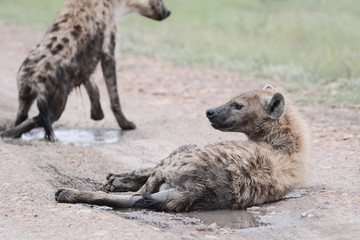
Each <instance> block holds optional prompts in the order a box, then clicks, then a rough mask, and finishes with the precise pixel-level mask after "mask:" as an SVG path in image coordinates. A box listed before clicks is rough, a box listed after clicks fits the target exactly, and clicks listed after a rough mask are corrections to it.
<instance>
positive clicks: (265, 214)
mask: <svg viewBox="0 0 360 240" xmlns="http://www.w3.org/2000/svg"><path fill="white" fill-rule="evenodd" d="M41 37H42V33H41V31H39V30H37V29H31V28H23V27H16V26H8V25H5V24H1V23H0V53H1V54H0V63H1V64H0V84H1V87H0V95H1V98H0V130H1V129H2V130H3V129H4V128H5V127H6V126H9V124H11V123H12V121H13V120H14V118H15V116H16V110H17V87H16V81H15V77H16V73H17V70H18V68H19V66H20V64H21V62H22V61H23V60H24V59H25V57H26V54H27V53H28V52H29V51H30V50H31V48H32V47H33V46H34V45H35V44H36V43H37V42H38V41H39V40H40V39H41ZM154 51H156V49H154ZM117 72H118V78H119V81H118V83H119V92H120V98H121V100H122V106H123V109H124V112H125V114H126V115H127V117H128V118H129V119H130V120H133V121H134V122H135V123H136V124H137V127H138V128H137V129H136V130H135V131H128V132H122V131H120V130H119V128H118V126H117V123H116V121H115V119H114V117H113V115H112V113H111V111H110V107H109V101H108V97H107V93H106V89H105V84H104V82H103V80H102V76H101V73H100V72H99V71H97V72H96V74H95V75H94V79H95V81H96V82H97V83H98V85H99V87H100V91H101V101H102V106H103V109H104V112H105V119H104V120H102V121H100V122H95V121H92V120H90V107H89V101H88V97H87V95H86V93H85V90H84V89H80V90H76V91H73V92H72V94H71V96H70V97H69V100H68V105H67V107H66V110H65V112H64V113H63V115H62V117H61V119H60V120H59V121H58V122H56V123H55V124H54V128H55V130H56V131H60V130H62V131H67V130H74V129H75V130H79V131H80V130H81V131H87V132H90V133H91V132H100V133H101V132H102V131H104V132H105V131H112V132H115V133H116V134H115V135H116V136H115V137H116V138H118V140H117V141H116V142H115V143H110V144H94V145H91V146H77V145H74V144H69V145H64V144H62V143H60V142H56V143H47V142H44V141H39V140H33V141H24V140H10V141H8V140H6V141H4V140H0V186H1V191H0V239H197V238H198V239H356V238H359V236H360V110H359V109H358V108H356V107H354V108H351V109H349V108H347V109H345V108H335V109H334V108H328V107H326V106H323V105H311V106H307V107H300V111H301V112H302V113H303V114H304V115H305V118H306V119H307V121H308V122H309V125H310V128H311V132H312V146H313V151H312V154H311V157H310V164H311V172H310V176H309V181H308V184H307V186H306V187H305V188H303V189H301V190H300V193H301V195H302V196H301V197H300V198H290V199H286V200H283V201H280V202H277V203H273V204H266V205H263V206H260V207H253V208H251V209H249V210H247V211H229V212H225V214H224V213H221V212H211V213H207V214H206V215H207V216H206V217H204V216H201V215H200V214H199V215H197V214H192V215H191V216H195V217H196V216H198V217H202V218H203V220H204V221H205V220H206V221H205V222H206V224H205V223H202V222H201V221H200V220H197V219H193V218H188V217H184V216H183V215H180V214H166V213H153V212H150V211H139V212H131V211H130V212H115V211H111V210H106V209H99V208H96V207H95V208H94V207H93V206H86V205H81V204H78V205H68V204H58V203H56V202H55V200H54V191H55V190H56V189H57V188H58V187H76V188H79V189H96V188H97V187H99V186H100V184H101V183H104V182H105V176H106V174H107V173H109V172H120V171H126V170H133V169H137V168H140V167H149V166H154V165H155V164H156V163H158V162H159V161H160V160H161V159H163V158H164V157H166V156H167V155H168V154H169V153H170V152H171V151H172V150H174V149H175V148H176V147H177V146H179V145H182V144H186V143H195V144H198V145H203V144H206V143H211V142H216V141H220V140H225V139H241V138H244V136H242V135H241V134H232V133H222V132H219V131H216V130H214V129H212V128H211V126H210V124H209V123H208V121H207V119H206V117H205V114H204V113H205V110H206V109H207V108H209V107H214V106H217V105H220V104H222V103H224V102H225V101H227V100H228V99H230V98H231V97H233V96H236V95H238V94H239V93H241V92H244V91H247V90H252V89H255V88H261V87H262V85H263V84H264V83H261V82H259V81H257V80H256V79H251V78H246V77H242V78H241V77H238V76H236V75H235V74H232V73H230V72H226V71H220V70H213V69H205V68H204V69H199V68H198V69H194V68H179V67H175V66H173V65H172V64H170V63H167V62H162V61H159V60H153V59H147V58H142V57H132V56H126V57H125V56H122V57H120V58H118V69H117ZM296 94H298V95H296ZM296 94H294V93H293V94H290V97H291V96H294V97H296V96H299V95H300V94H302V93H296ZM35 114H37V110H36V109H35V108H34V109H32V111H31V115H35ZM55 133H56V132H55ZM104 135H105V137H103V138H106V134H104ZM65 138H66V136H65ZM68 138H71V136H68ZM70 140H71V139H70ZM234 222H242V224H240V225H241V227H242V228H244V229H232V228H229V227H221V226H224V225H226V226H231V225H232V224H233V223H234ZM256 223H258V225H263V226H261V227H252V228H249V227H251V226H256V225H257V224H256ZM235 225H236V224H235Z"/></svg>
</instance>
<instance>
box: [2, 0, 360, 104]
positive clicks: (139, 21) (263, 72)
mask: <svg viewBox="0 0 360 240" xmlns="http://www.w3.org/2000/svg"><path fill="white" fill-rule="evenodd" d="M62 3H63V0H52V1H48V0H2V1H1V2H0V9H1V10H0V17H1V18H5V19H8V20H10V21H15V22H18V23H30V24H41V25H42V26H46V25H48V24H49V23H50V22H51V20H52V19H53V17H54V16H55V13H56V12H57V11H58V10H59V9H60V6H61V5H62ZM165 3H166V5H167V6H168V7H169V8H170V9H171V10H172V16H171V17H170V18H169V19H167V20H166V21H164V22H161V23H159V22H155V21H151V20H148V19H145V18H141V17H138V16H130V17H128V18H126V19H124V20H123V21H122V22H121V23H120V25H119V31H120V34H119V37H120V51H121V52H122V53H123V54H137V55H145V56H148V57H154V58H161V59H165V60H168V61H172V62H174V63H175V64H179V65H184V66H193V65H207V66H210V67H215V68H226V69H230V70H232V71H235V72H237V73H238V74H239V75H246V76H254V77H257V78H259V79H261V80H262V81H264V82H270V83H273V84H274V85H280V84H281V85H283V86H284V88H285V89H287V90H288V91H300V92H302V93H305V94H306V97H304V98H302V99H301V101H303V102H313V101H316V102H325V103H327V104H329V105H335V106H340V105H348V104H360V51H359V50H358V49H359V42H360V31H357V30H356V26H359V25H360V4H358V1H357V0H342V1H338V0H317V1H312V0H221V1H217V0H197V1H193V0H181V1H180V0H165Z"/></svg>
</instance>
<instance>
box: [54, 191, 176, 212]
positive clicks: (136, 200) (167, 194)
mask: <svg viewBox="0 0 360 240" xmlns="http://www.w3.org/2000/svg"><path fill="white" fill-rule="evenodd" d="M178 195H179V191H177V190H176V189H174V188H172V189H170V190H166V191H162V192H158V193H155V194H149V193H148V192H144V193H143V194H142V195H115V194H108V193H105V192H88V191H79V190H75V189H59V190H58V191H57V192H56V193H55V200H56V201H57V202H60V203H87V204H94V205H99V206H109V207H113V208H147V209H155V210H162V206H163V205H164V204H165V203H166V202H168V201H171V199H174V198H176V197H177V196H178Z"/></svg>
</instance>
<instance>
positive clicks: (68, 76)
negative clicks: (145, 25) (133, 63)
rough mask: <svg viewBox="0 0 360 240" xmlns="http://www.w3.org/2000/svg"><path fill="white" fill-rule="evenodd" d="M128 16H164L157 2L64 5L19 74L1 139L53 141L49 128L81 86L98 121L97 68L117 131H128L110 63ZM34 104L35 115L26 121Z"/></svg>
mask: <svg viewBox="0 0 360 240" xmlns="http://www.w3.org/2000/svg"><path fill="white" fill-rule="evenodd" d="M130 13H138V14H141V15H143V16H146V17H149V18H152V19H155V20H163V19H165V18H166V17H168V16H169V15H170V11H169V10H168V9H167V8H166V7H165V6H164V4H163V3H162V1H161V0H67V1H66V2H65V5H64V7H63V9H62V10H61V11H60V13H59V14H58V16H57V17H56V18H55V20H54V22H53V23H52V24H51V26H50V27H49V29H48V31H47V32H46V34H45V36H44V38H43V39H42V40H41V42H40V43H39V44H38V45H37V46H36V47H35V48H34V49H33V50H32V51H31V52H30V54H29V55H28V57H27V58H26V59H25V61H24V62H23V64H22V65H21V67H20V69H19V72H18V76H17V83H18V90H19V109H18V114H17V117H16V120H15V127H14V128H11V129H9V130H7V131H5V132H4V133H3V134H2V136H3V137H12V138H17V137H20V136H21V135H22V134H23V133H24V132H27V131H30V130H31V129H33V128H35V127H43V128H44V130H45V138H46V139H49V140H51V141H54V140H55V136H54V133H53V129H52V123H53V122H55V121H56V120H58V119H59V118H60V116H61V114H62V112H63V111H64V108H65V105H66V101H67V97H68V95H69V93H70V92H71V90H72V89H73V88H75V87H78V86H80V85H82V84H83V85H84V86H85V89H86V91H87V93H88V95H89V98H90V102H91V118H92V119H94V120H100V119H102V118H103V117H104V114H103V111H102V109H101V106H100V100H99V90H98V88H97V86H96V84H95V83H94V82H93V81H92V80H91V78H90V76H91V75H92V73H93V72H94V70H95V68H96V66H97V65H98V63H99V62H100V63H101V67H102V71H103V75H104V79H105V82H106V86H107V89H108V93H109V96H110V102H111V109H112V111H113V113H114V115H115V118H116V120H117V122H118V124H119V126H120V127H121V128H122V129H124V130H129V129H134V128H135V124H134V123H132V122H130V121H128V120H127V119H126V117H125V116H124V114H123V113H122V110H121V107H120V100H119V96H118V91H117V79H116V69H115V65H116V63H115V58H114V53H115V44H116V19H117V18H118V17H123V16H125V15H128V14H130ZM34 100H36V101H37V107H38V109H39V115H38V116H36V117H34V118H31V119H28V111H29V109H30V107H31V105H32V103H33V102H34Z"/></svg>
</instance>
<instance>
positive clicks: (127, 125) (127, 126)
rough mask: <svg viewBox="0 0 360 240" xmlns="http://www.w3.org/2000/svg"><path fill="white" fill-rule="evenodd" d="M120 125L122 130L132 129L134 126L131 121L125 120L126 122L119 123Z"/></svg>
mask: <svg viewBox="0 0 360 240" xmlns="http://www.w3.org/2000/svg"><path fill="white" fill-rule="evenodd" d="M120 127H121V129H122V130H133V129H135V128H136V125H135V123H133V122H130V121H127V122H124V123H121V124H120Z"/></svg>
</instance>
